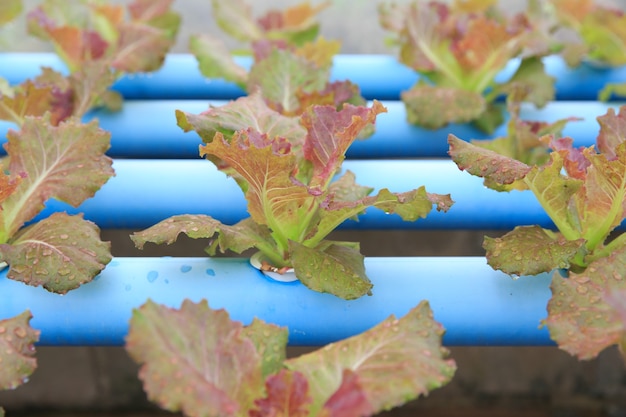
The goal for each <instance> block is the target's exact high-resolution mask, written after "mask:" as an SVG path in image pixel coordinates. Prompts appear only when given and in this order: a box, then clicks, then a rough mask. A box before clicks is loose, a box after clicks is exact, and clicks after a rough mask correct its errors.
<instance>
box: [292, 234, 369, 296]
mask: <svg viewBox="0 0 626 417" xmlns="http://www.w3.org/2000/svg"><path fill="white" fill-rule="evenodd" d="M289 251H290V256H291V261H292V264H293V269H294V271H295V273H296V277H297V278H298V279H299V280H300V281H301V282H302V283H303V284H304V285H306V286H307V287H309V288H311V289H312V290H314V291H317V292H327V293H331V294H333V295H336V296H337V297H340V298H343V299H346V300H353V299H356V298H359V297H362V296H363V295H365V294H371V289H372V287H373V285H372V283H371V282H370V280H369V278H368V277H367V275H366V274H365V265H364V262H363V261H364V257H363V255H361V253H359V250H358V247H357V248H351V247H347V246H344V245H340V244H335V243H333V242H326V241H325V242H324V243H323V244H322V246H321V247H319V248H308V247H306V246H304V245H301V244H299V243H296V242H293V241H291V242H290V244H289Z"/></svg>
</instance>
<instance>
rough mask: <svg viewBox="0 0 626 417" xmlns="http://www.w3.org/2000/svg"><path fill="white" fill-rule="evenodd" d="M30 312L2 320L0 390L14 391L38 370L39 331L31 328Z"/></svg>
mask: <svg viewBox="0 0 626 417" xmlns="http://www.w3.org/2000/svg"><path fill="white" fill-rule="evenodd" d="M31 318H32V315H31V314H30V311H25V312H23V313H22V314H20V315H18V316H15V317H13V318H10V319H5V320H0V363H2V368H1V369H2V372H0V389H14V388H17V387H18V386H20V385H22V384H23V383H25V382H26V381H27V379H28V377H29V376H30V375H31V374H32V373H33V372H34V371H35V368H37V360H36V359H35V346H34V345H33V344H34V343H35V342H37V341H38V340H39V330H34V329H33V328H32V327H30V324H29V322H30V319H31Z"/></svg>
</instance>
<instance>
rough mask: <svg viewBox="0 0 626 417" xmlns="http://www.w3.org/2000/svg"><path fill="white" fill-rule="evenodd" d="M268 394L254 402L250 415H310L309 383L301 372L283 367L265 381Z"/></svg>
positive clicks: (259, 416)
mask: <svg viewBox="0 0 626 417" xmlns="http://www.w3.org/2000/svg"><path fill="white" fill-rule="evenodd" d="M265 390H266V392H267V396H266V397H264V398H263V399H259V400H256V401H255V402H254V404H255V406H256V407H257V408H256V409H253V410H250V412H249V414H248V415H249V416H250V417H278V416H285V417H287V416H289V417H308V416H309V415H310V414H309V412H308V405H309V404H310V403H311V397H310V396H309V394H308V391H309V384H308V382H307V380H306V378H305V377H304V376H303V375H302V374H301V373H299V372H292V371H288V370H286V369H282V370H281V371H280V372H279V373H278V374H275V375H272V376H270V377H269V378H267V380H266V381H265Z"/></svg>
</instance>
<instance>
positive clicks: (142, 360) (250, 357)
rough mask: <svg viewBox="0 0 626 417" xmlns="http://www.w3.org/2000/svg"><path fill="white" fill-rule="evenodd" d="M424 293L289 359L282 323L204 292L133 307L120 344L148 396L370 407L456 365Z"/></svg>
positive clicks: (329, 412) (386, 403)
mask: <svg viewBox="0 0 626 417" xmlns="http://www.w3.org/2000/svg"><path fill="white" fill-rule="evenodd" d="M442 334H443V329H442V327H441V325H440V324H439V323H437V322H436V321H434V320H433V318H432V312H431V310H430V307H429V306H428V303H427V302H422V303H420V304H419V305H418V306H417V307H415V308H413V309H412V310H411V311H409V312H408V313H407V314H406V316H404V317H402V318H400V319H395V318H394V317H393V316H391V317H389V318H388V319H387V320H385V321H383V322H382V323H380V324H378V325H377V326H376V327H374V328H372V329H371V330H368V331H367V332H365V333H363V334H360V335H357V336H353V337H351V338H349V339H346V340H342V341H340V342H337V343H333V344H330V345H328V346H325V347H324V348H322V349H320V350H317V351H314V352H311V353H308V354H305V355H302V356H300V357H296V358H291V359H287V360H286V359H285V357H286V354H285V353H286V352H285V347H286V344H287V337H288V334H287V329H285V328H281V327H278V326H275V325H272V324H266V323H264V322H263V321H261V320H257V319H255V320H254V321H253V322H252V323H251V324H250V325H248V326H243V325H242V324H241V323H239V322H234V321H232V320H231V319H230V318H229V316H228V313H227V312H226V311H224V310H212V309H210V308H209V307H208V304H207V302H206V301H202V302H200V303H198V304H195V303H192V302H190V301H189V300H186V301H185V302H183V305H182V307H181V308H180V309H179V310H174V309H170V308H167V307H165V306H161V305H158V304H155V303H153V302H152V301H148V302H147V303H146V304H144V305H143V306H141V307H140V308H139V309H136V310H134V311H133V317H132V319H131V322H130V331H129V334H128V336H127V339H126V349H127V351H128V353H129V354H130V356H131V357H132V358H133V359H134V360H135V361H136V362H137V363H139V364H140V365H141V369H140V371H139V376H140V378H141V379H142V380H143V383H144V388H145V390H146V392H147V394H148V397H149V398H150V399H151V400H152V401H154V402H156V403H158V404H159V405H160V406H161V407H163V408H165V409H167V410H170V411H182V412H184V414H185V415H187V416H190V417H195V416H233V417H236V416H237V417H238V416H242V417H243V416H246V417H248V416H249V417H265V416H302V417H304V416H311V417H313V416H326V417H330V416H337V417H338V416H344V417H347V416H354V417H361V416H371V415H373V414H375V413H378V412H380V411H383V410H388V409H390V408H392V407H396V406H399V405H402V404H404V403H406V402H408V401H410V400H412V399H414V398H416V397H418V396H419V395H422V394H427V393H428V392H429V391H430V390H433V389H435V388H438V387H440V386H442V385H444V384H446V383H447V382H448V381H449V380H450V378H452V375H453V374H454V372H455V370H456V365H455V363H454V361H453V360H452V359H448V358H447V356H448V351H447V349H445V348H443V347H442V346H441V336H442Z"/></svg>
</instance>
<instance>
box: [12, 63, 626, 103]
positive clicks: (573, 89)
mask: <svg viewBox="0 0 626 417" xmlns="http://www.w3.org/2000/svg"><path fill="white" fill-rule="evenodd" d="M235 60H236V62H237V63H239V64H240V65H242V66H243V67H245V68H249V66H250V64H251V60H250V59H249V58H242V57H235ZM543 62H544V64H545V67H546V72H547V73H548V74H549V75H551V76H553V77H555V78H556V81H555V88H556V98H557V99H558V100H596V99H597V96H598V92H599V91H600V90H601V89H602V88H603V87H604V86H605V85H606V84H607V83H622V82H624V80H626V66H625V67H619V68H601V67H598V66H593V65H589V64H582V65H580V66H579V67H577V68H569V67H568V66H567V64H566V63H565V62H564V61H563V60H562V59H561V58H560V57H558V56H549V57H546V58H544V59H543ZM41 66H47V67H51V68H54V69H56V70H58V71H62V72H66V70H65V66H64V64H63V63H62V62H61V60H60V59H59V58H58V57H57V56H56V55H55V54H53V53H46V52H43V53H30V52H28V53H24V52H10V53H9V52H5V53H2V54H0V76H2V77H4V78H6V79H7V80H8V81H9V83H11V84H17V83H20V82H21V81H23V80H25V79H27V78H34V77H36V76H37V75H38V74H39V71H40V69H39V68H40V67H41ZM518 66H519V60H511V62H510V63H509V65H507V66H506V68H505V69H504V70H503V71H502V72H501V73H499V74H498V76H497V77H496V81H498V82H504V81H506V80H508V79H509V78H510V77H511V75H512V74H513V73H514V72H515V70H516V69H517V67H518ZM418 78H419V77H418V76H417V74H416V73H415V72H414V71H413V70H411V69H410V68H408V67H406V66H404V65H403V64H401V63H399V62H398V60H397V58H396V57H395V56H393V55H391V54H389V55H376V54H358V55H356V54H355V55H347V54H344V55H338V56H336V57H335V58H334V63H333V68H332V72H331V79H332V80H333V81H335V80H346V79H349V80H351V81H352V82H354V83H355V84H357V85H359V86H360V88H361V92H362V94H363V95H364V97H366V98H368V99H378V100H397V99H399V98H400V93H401V92H402V91H405V90H408V89H409V88H410V87H411V86H412V85H413V84H415V82H416V81H417V79H418ZM114 89H115V90H117V91H119V92H120V93H122V94H123V95H124V96H125V97H126V98H129V99H205V100H206V99H229V98H235V97H238V96H240V95H242V94H243V91H242V90H241V89H240V88H239V87H237V86H235V85H234V84H232V83H228V82H225V81H223V80H217V79H211V80H207V79H206V78H204V77H203V76H202V75H201V74H200V71H199V70H198V63H197V61H196V59H195V57H193V56H192V55H190V54H169V55H168V56H167V58H166V59H165V63H164V65H163V67H162V68H161V69H160V70H158V71H155V72H153V73H150V74H141V75H136V74H135V75H127V76H125V77H123V78H122V79H120V80H119V81H118V82H117V83H116V84H115V87H114Z"/></svg>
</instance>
